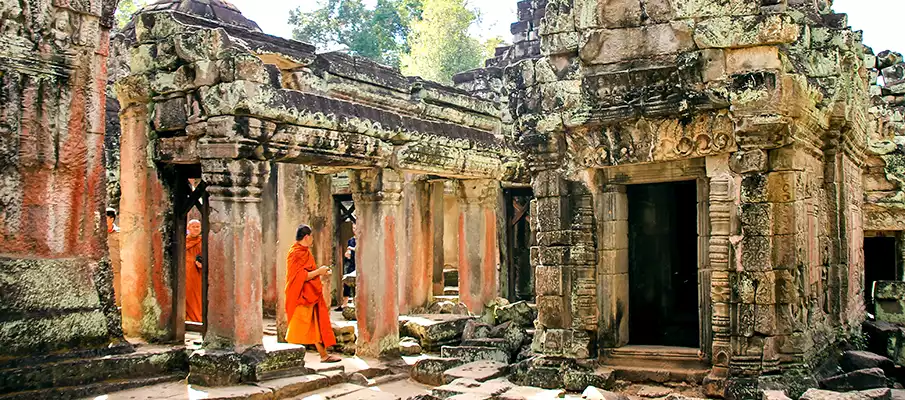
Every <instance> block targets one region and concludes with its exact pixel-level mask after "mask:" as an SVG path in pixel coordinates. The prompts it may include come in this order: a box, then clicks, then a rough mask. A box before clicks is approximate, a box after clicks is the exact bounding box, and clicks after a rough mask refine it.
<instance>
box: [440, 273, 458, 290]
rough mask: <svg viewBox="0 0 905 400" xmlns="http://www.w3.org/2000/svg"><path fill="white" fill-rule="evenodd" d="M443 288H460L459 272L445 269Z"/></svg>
mask: <svg viewBox="0 0 905 400" xmlns="http://www.w3.org/2000/svg"><path fill="white" fill-rule="evenodd" d="M443 286H455V287H457V288H458V287H459V270H457V269H444V270H443Z"/></svg>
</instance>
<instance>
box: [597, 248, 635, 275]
mask: <svg viewBox="0 0 905 400" xmlns="http://www.w3.org/2000/svg"><path fill="white" fill-rule="evenodd" d="M597 257H598V262H597V266H598V268H599V272H600V273H601V274H607V275H609V274H627V273H628V249H621V250H601V251H600V252H599V253H598V256H597Z"/></svg>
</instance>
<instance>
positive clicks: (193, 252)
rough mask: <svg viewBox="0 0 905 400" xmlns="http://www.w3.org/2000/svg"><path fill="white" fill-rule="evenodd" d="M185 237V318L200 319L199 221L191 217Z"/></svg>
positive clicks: (198, 320)
mask: <svg viewBox="0 0 905 400" xmlns="http://www.w3.org/2000/svg"><path fill="white" fill-rule="evenodd" d="M188 231H189V233H188V235H187V236H186V237H185V320H186V321H192V322H202V321H201V263H200V262H198V260H197V257H198V256H199V255H201V221H198V220H197V219H193V220H191V221H189V224H188Z"/></svg>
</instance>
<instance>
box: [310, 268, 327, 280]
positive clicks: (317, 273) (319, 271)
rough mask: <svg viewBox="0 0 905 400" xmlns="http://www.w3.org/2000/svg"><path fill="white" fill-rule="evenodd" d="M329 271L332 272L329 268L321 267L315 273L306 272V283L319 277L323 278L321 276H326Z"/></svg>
mask: <svg viewBox="0 0 905 400" xmlns="http://www.w3.org/2000/svg"><path fill="white" fill-rule="evenodd" d="M329 270H330V268H329V267H320V268H318V269H315V270H314V271H311V272H307V271H306V272H307V274H306V276H305V281H310V280H312V279H314V278H317V277H319V276H321V275H324V274H326V273H327V271H329Z"/></svg>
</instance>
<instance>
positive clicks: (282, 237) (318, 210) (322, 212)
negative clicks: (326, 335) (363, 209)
mask: <svg viewBox="0 0 905 400" xmlns="http://www.w3.org/2000/svg"><path fill="white" fill-rule="evenodd" d="M274 167H275V168H276V171H277V173H276V196H277V206H276V209H277V221H276V224H277V236H276V245H277V252H276V255H275V260H274V262H275V264H276V275H275V282H276V283H275V286H276V288H275V290H276V296H277V301H276V311H277V314H276V319H277V339H278V340H279V341H284V340H285V339H286V330H287V328H288V327H289V321H288V320H287V318H286V311H285V304H286V291H285V287H286V257H287V256H288V255H289V249H290V248H291V247H292V244H293V243H295V232H296V230H297V229H298V227H299V225H301V224H307V225H309V226H311V229H312V231H313V235H314V244H313V245H312V246H311V252H312V253H313V254H314V260H315V262H316V263H317V265H318V266H321V265H335V264H334V263H333V257H334V254H335V253H336V252H335V251H334V249H335V245H334V237H335V234H336V232H335V231H336V228H335V218H334V210H333V196H332V194H331V193H332V192H331V189H332V187H331V182H332V181H331V177H330V175H317V174H314V173H311V172H310V171H308V170H307V168H306V167H305V166H304V165H298V164H289V163H279V164H276V165H275V166H274ZM341 274H342V271H339V270H335V271H334V275H341ZM334 281H335V280H334ZM325 283H326V280H325ZM324 297H326V298H327V301H330V297H329V285H325V287H324Z"/></svg>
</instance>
